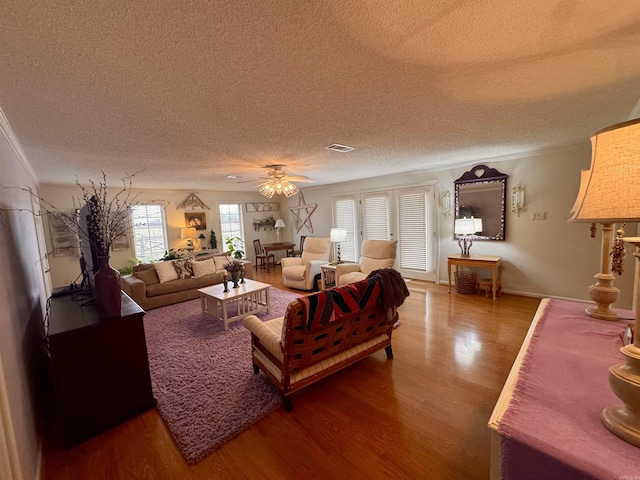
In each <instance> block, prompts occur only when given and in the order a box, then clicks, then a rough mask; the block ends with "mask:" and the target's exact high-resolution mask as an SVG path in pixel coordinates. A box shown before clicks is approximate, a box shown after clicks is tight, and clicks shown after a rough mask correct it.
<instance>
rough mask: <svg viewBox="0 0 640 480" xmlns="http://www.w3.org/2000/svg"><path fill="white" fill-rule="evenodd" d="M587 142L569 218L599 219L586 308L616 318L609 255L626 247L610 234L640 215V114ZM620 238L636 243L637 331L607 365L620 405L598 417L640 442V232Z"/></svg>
mask: <svg viewBox="0 0 640 480" xmlns="http://www.w3.org/2000/svg"><path fill="white" fill-rule="evenodd" d="M591 146H592V155H591V168H590V169H589V170H588V171H584V172H582V174H581V183H580V191H579V193H578V198H577V199H576V202H575V204H574V205H573V208H572V213H573V216H572V217H571V218H570V219H569V221H572V222H590V223H601V224H602V250H601V257H600V273H598V274H597V275H596V276H595V278H596V280H597V282H596V284H595V285H592V286H591V287H589V292H590V294H591V298H592V299H593V300H594V302H595V303H596V305H595V307H591V308H588V309H587V310H586V311H585V313H586V314H587V315H589V316H591V317H594V318H598V319H603V320H618V315H617V314H616V313H615V312H613V311H612V310H611V304H612V303H613V302H615V300H616V299H617V298H618V292H619V290H618V289H617V288H616V287H614V286H613V285H612V282H613V275H612V274H611V260H610V257H611V256H612V255H618V256H619V258H617V259H616V261H615V262H614V265H616V264H618V263H620V261H621V258H620V257H623V256H624V250H623V249H621V248H620V247H617V248H615V249H612V247H611V236H612V231H613V224H614V223H621V222H637V221H639V220H640V119H635V120H631V121H628V122H624V123H620V124H618V125H613V126H611V127H608V128H605V129H603V130H600V131H598V132H596V133H595V134H594V135H593V136H592V137H591ZM621 233H622V232H621ZM623 240H625V241H626V242H628V243H631V244H633V245H635V246H636V251H635V253H634V256H635V257H636V276H635V283H634V308H635V326H636V334H635V336H634V340H633V344H631V345H625V346H624V347H622V348H621V349H620V351H621V352H622V353H623V354H624V356H625V357H626V363H625V364H624V365H615V366H613V367H611V368H609V384H610V385H611V389H612V390H613V392H614V393H615V394H616V395H617V396H618V398H619V399H620V400H622V402H623V403H624V405H623V406H619V407H608V408H605V409H604V410H603V411H602V416H601V419H602V423H603V424H604V426H605V427H606V428H607V429H608V430H609V431H611V432H612V433H614V434H615V435H617V436H618V437H620V438H622V439H623V440H625V441H627V442H629V443H631V444H633V445H635V446H638V447H640V338H639V337H638V334H637V333H638V332H637V327H638V326H640V291H639V290H640V265H638V262H640V248H638V247H640V238H623ZM616 269H617V267H616Z"/></svg>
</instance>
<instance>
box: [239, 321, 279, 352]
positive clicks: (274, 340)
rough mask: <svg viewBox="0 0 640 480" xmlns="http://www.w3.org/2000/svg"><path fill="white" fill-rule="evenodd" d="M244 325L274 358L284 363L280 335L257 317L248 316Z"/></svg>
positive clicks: (243, 322)
mask: <svg viewBox="0 0 640 480" xmlns="http://www.w3.org/2000/svg"><path fill="white" fill-rule="evenodd" d="M276 320H277V319H276ZM271 321H273V320H271ZM280 324H282V323H280ZM242 325H244V328H246V329H247V330H249V331H250V332H251V333H252V334H254V335H255V336H256V337H257V338H258V340H260V344H261V345H262V346H263V347H265V348H266V349H267V350H269V352H271V354H272V355H273V356H274V357H276V358H277V359H279V360H280V361H282V358H283V354H282V346H281V343H280V335H278V334H277V333H275V332H274V331H273V330H272V329H270V328H269V327H267V326H266V325H265V322H263V321H262V320H260V319H259V318H258V317H256V316H255V315H248V316H247V317H246V318H245V319H244V320H243V321H242Z"/></svg>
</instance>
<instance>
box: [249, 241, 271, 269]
mask: <svg viewBox="0 0 640 480" xmlns="http://www.w3.org/2000/svg"><path fill="white" fill-rule="evenodd" d="M253 249H254V250H255V253H256V268H267V263H268V262H269V260H271V265H273V266H274V267H275V265H276V256H275V254H273V253H270V254H269V255H268V256H267V255H266V254H265V253H264V250H263V249H262V245H261V244H260V240H259V239H256V240H254V241H253Z"/></svg>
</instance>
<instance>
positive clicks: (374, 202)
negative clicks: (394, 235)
mask: <svg viewBox="0 0 640 480" xmlns="http://www.w3.org/2000/svg"><path fill="white" fill-rule="evenodd" d="M362 210H363V223H364V225H363V229H364V231H363V239H368V240H390V239H391V232H390V228H389V196H388V195H387V194H379V193H378V194H369V195H364V196H363V197H362Z"/></svg>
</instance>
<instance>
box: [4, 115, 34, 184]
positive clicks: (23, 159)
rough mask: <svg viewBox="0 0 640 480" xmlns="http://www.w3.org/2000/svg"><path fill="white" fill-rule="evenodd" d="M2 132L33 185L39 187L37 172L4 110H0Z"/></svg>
mask: <svg viewBox="0 0 640 480" xmlns="http://www.w3.org/2000/svg"><path fill="white" fill-rule="evenodd" d="M0 131H2V133H3V134H4V136H5V138H6V139H7V141H8V142H9V145H11V148H12V149H13V152H14V153H15V154H16V157H18V160H20V163H22V166H23V167H24V169H25V171H26V172H27V174H28V175H29V176H30V177H31V179H32V180H33V183H35V184H36V185H37V184H38V177H37V175H36V172H34V170H33V167H32V166H31V163H30V162H29V160H28V159H27V155H26V154H25V153H24V150H23V149H22V146H21V145H20V142H19V141H18V137H16V135H15V133H13V129H12V128H11V125H9V120H7V117H6V116H5V114H4V111H3V110H2V108H0Z"/></svg>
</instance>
